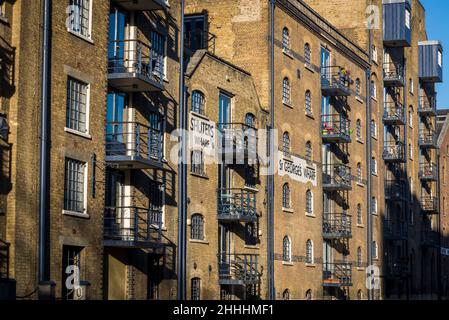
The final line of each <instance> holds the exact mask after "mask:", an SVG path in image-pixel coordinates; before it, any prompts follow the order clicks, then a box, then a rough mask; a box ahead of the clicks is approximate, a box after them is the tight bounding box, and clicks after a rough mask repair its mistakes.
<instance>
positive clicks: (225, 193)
mask: <svg viewBox="0 0 449 320" xmlns="http://www.w3.org/2000/svg"><path fill="white" fill-rule="evenodd" d="M218 220H219V221H222V222H251V221H257V210H256V192H255V191H250V190H245V189H219V190H218Z"/></svg>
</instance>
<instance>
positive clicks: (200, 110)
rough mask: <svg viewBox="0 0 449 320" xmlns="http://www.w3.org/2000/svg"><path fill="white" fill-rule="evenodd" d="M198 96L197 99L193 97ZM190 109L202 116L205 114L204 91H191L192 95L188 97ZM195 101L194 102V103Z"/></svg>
mask: <svg viewBox="0 0 449 320" xmlns="http://www.w3.org/2000/svg"><path fill="white" fill-rule="evenodd" d="M196 96H197V97H198V98H199V99H195V97H196ZM190 101H191V102H190V104H191V106H190V111H192V112H194V113H196V114H200V115H202V116H204V115H205V114H206V97H205V95H204V93H203V92H202V91H200V90H193V91H192V97H191V99H190ZM194 102H195V104H194ZM197 103H199V108H198V109H195V106H196V104H197Z"/></svg>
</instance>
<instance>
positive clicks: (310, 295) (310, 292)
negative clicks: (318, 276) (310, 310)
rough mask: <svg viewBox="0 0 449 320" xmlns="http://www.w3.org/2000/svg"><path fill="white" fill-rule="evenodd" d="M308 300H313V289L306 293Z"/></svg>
mask: <svg viewBox="0 0 449 320" xmlns="http://www.w3.org/2000/svg"><path fill="white" fill-rule="evenodd" d="M306 300H312V289H309V290H307V291H306Z"/></svg>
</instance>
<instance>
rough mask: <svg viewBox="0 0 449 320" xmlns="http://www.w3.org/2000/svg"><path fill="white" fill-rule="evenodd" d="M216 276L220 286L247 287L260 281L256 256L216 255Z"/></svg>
mask: <svg viewBox="0 0 449 320" xmlns="http://www.w3.org/2000/svg"><path fill="white" fill-rule="evenodd" d="M218 276H219V279H220V283H221V284H228V285H247V284H256V283H258V282H259V280H260V272H259V264H258V255H255V254H234V253H221V254H218Z"/></svg>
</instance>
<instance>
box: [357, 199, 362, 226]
mask: <svg viewBox="0 0 449 320" xmlns="http://www.w3.org/2000/svg"><path fill="white" fill-rule="evenodd" d="M357 224H358V225H362V224H363V216H362V205H361V204H360V203H358V204H357Z"/></svg>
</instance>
